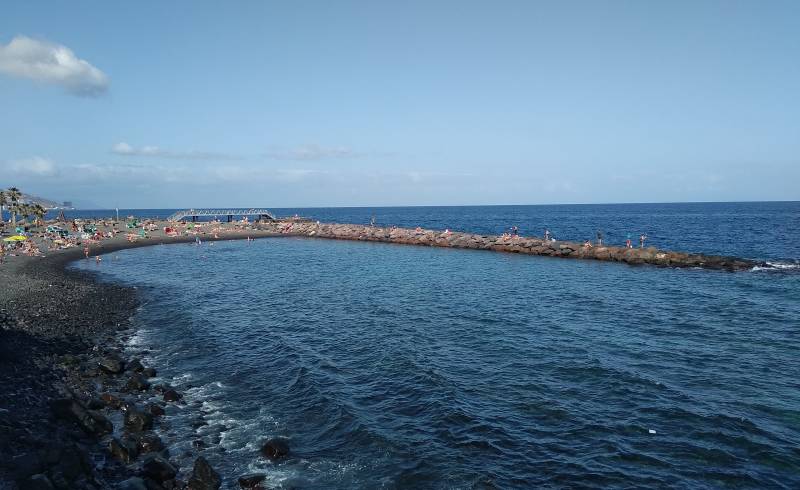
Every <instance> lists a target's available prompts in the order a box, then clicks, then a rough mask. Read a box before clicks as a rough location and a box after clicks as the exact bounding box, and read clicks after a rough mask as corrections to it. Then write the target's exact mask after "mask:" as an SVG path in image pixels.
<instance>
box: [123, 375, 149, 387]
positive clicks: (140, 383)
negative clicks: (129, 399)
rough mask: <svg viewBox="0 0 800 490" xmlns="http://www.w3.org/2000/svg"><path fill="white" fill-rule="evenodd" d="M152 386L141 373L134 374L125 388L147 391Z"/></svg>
mask: <svg viewBox="0 0 800 490" xmlns="http://www.w3.org/2000/svg"><path fill="white" fill-rule="evenodd" d="M149 388H150V383H149V382H148V381H147V379H146V378H145V377H144V376H143V375H141V374H134V375H133V376H131V377H130V378H129V379H128V382H127V383H125V389H127V390H128V391H146V390H147V389H149Z"/></svg>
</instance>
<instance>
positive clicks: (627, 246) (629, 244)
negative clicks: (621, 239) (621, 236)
mask: <svg viewBox="0 0 800 490" xmlns="http://www.w3.org/2000/svg"><path fill="white" fill-rule="evenodd" d="M625 247H626V248H633V245H631V234H630V233H628V238H627V240H625Z"/></svg>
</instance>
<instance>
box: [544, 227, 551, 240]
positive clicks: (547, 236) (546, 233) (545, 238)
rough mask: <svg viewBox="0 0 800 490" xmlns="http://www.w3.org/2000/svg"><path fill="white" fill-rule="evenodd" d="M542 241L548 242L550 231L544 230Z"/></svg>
mask: <svg viewBox="0 0 800 490" xmlns="http://www.w3.org/2000/svg"><path fill="white" fill-rule="evenodd" d="M544 241H546V242H549V241H550V230H548V229H547V228H545V229H544Z"/></svg>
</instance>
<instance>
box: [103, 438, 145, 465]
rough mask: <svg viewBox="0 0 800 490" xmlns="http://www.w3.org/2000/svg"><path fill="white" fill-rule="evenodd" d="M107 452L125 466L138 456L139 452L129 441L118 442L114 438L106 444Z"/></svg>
mask: <svg viewBox="0 0 800 490" xmlns="http://www.w3.org/2000/svg"><path fill="white" fill-rule="evenodd" d="M108 452H110V453H111V455H112V456H114V457H115V458H117V459H118V460H120V461H122V462H123V463H126V464H129V463H132V462H133V461H134V460H136V458H137V456H139V450H138V448H137V447H136V445H135V444H131V441H127V440H124V441H120V440H119V439H116V438H114V439H111V441H110V442H109V443H108Z"/></svg>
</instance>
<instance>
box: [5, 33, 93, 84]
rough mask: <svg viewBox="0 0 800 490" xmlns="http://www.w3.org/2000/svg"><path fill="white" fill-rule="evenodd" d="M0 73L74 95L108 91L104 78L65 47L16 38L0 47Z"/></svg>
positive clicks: (23, 37)
mask: <svg viewBox="0 0 800 490" xmlns="http://www.w3.org/2000/svg"><path fill="white" fill-rule="evenodd" d="M0 73H5V74H7V75H11V76H14V77H18V78H28V79H31V80H35V81H39V82H44V83H51V84H55V85H60V86H62V87H64V88H65V89H66V90H67V92H69V93H71V94H74V95H81V96H88V97H96V96H98V95H101V94H103V93H105V92H106V91H107V90H108V84H109V81H108V76H107V75H106V74H105V73H103V72H102V71H100V70H98V69H97V68H95V67H94V66H92V65H91V64H90V63H89V62H88V61H86V60H82V59H80V58H78V57H77V56H75V53H73V52H72V50H71V49H69V48H67V47H66V46H62V45H60V44H54V43H49V42H47V41H39V40H36V39H31V38H29V37H26V36H16V37H15V38H14V39H12V40H11V42H9V43H8V44H6V45H3V44H0Z"/></svg>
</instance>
